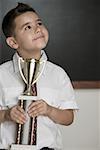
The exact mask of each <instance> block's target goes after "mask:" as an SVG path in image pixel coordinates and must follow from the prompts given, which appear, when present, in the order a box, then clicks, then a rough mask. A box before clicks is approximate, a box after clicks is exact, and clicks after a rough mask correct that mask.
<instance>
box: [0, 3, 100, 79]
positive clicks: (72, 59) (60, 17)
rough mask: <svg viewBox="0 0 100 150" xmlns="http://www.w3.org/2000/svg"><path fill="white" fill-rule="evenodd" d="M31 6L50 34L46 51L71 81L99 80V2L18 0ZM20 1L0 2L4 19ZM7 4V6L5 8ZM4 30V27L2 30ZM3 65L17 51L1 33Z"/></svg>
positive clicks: (0, 48) (0, 46) (0, 15)
mask: <svg viewBox="0 0 100 150" xmlns="http://www.w3.org/2000/svg"><path fill="white" fill-rule="evenodd" d="M19 1H20V2H25V3H28V4H29V5H31V6H32V7H33V8H34V9H35V10H37V12H38V14H39V15H40V17H41V18H42V20H43V22H44V24H45V25H46V26H47V28H48V30H49V34H50V40H49V43H48V45H47V47H46V48H45V50H46V52H47V55H48V57H49V60H50V61H52V62H54V63H56V64H58V65H60V66H62V67H63V68H64V69H65V71H66V72H67V73H68V75H69V77H70V79H71V80H72V81H76V82H77V81H90V82H91V81H95V82H99V80H100V69H99V67H100V61H99V56H100V1H99V0H19ZM17 2H18V0H0V26H1V22H2V18H3V16H4V15H5V14H6V12H7V11H8V10H10V9H11V8H13V7H15V6H16V4H17ZM5 4H6V5H5ZM0 28H1V27H0ZM0 41H1V42H0V63H3V62H5V61H7V60H9V59H11V57H12V55H13V53H14V51H13V50H11V49H10V48H9V47H8V46H7V45H6V43H5V38H4V36H3V34H2V31H1V30H0Z"/></svg>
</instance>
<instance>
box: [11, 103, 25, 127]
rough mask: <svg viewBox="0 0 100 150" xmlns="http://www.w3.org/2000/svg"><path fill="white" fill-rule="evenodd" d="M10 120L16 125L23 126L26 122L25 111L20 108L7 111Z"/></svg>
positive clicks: (15, 107) (16, 107)
mask: <svg viewBox="0 0 100 150" xmlns="http://www.w3.org/2000/svg"><path fill="white" fill-rule="evenodd" d="M9 116H10V119H11V120H12V121H14V122H16V123H20V124H24V123H25V122H26V115H25V111H24V110H23V109H22V108H21V107H20V106H17V105H16V106H14V107H12V108H10V110H9Z"/></svg>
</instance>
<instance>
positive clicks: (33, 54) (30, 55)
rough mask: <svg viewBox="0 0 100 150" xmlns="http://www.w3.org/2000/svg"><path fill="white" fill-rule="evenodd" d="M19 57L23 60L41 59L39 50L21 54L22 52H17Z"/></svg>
mask: <svg viewBox="0 0 100 150" xmlns="http://www.w3.org/2000/svg"><path fill="white" fill-rule="evenodd" d="M17 52H18V54H19V56H21V57H22V58H23V59H30V58H33V59H36V60H39V59H40V57H41V50H34V51H30V52H23V51H17Z"/></svg>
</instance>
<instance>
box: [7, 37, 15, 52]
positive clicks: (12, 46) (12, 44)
mask: <svg viewBox="0 0 100 150" xmlns="http://www.w3.org/2000/svg"><path fill="white" fill-rule="evenodd" d="M6 42H7V44H8V45H9V46H10V47H11V48H13V49H18V44H17V42H16V40H15V39H14V37H8V38H7V39H6Z"/></svg>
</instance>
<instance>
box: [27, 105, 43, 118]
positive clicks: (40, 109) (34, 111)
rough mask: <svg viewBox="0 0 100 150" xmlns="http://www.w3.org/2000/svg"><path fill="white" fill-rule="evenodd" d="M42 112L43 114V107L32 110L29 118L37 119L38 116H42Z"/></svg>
mask: <svg viewBox="0 0 100 150" xmlns="http://www.w3.org/2000/svg"><path fill="white" fill-rule="evenodd" d="M42 112H43V107H42V106H38V107H37V108H35V109H34V110H32V111H31V112H30V113H29V116H30V117H36V116H39V115H41V114H42Z"/></svg>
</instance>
